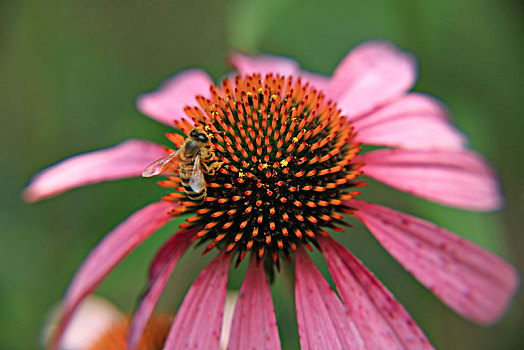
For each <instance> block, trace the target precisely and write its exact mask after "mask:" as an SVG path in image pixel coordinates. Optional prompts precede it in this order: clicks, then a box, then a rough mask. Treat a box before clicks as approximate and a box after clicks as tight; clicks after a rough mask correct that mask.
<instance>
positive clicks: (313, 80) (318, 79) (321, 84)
mask: <svg viewBox="0 0 524 350" xmlns="http://www.w3.org/2000/svg"><path fill="white" fill-rule="evenodd" d="M300 76H301V77H302V81H303V82H306V81H308V82H309V83H310V84H311V86H312V87H314V88H315V89H317V90H320V91H322V92H325V91H326V89H327V87H328V84H329V80H330V77H328V76H327V75H323V74H318V73H311V72H306V71H301V72H300Z"/></svg>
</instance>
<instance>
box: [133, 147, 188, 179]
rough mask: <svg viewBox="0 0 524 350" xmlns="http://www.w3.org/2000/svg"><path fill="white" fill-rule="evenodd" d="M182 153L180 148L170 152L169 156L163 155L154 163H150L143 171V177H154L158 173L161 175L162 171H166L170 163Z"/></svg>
mask: <svg viewBox="0 0 524 350" xmlns="http://www.w3.org/2000/svg"><path fill="white" fill-rule="evenodd" d="M179 154H180V149H179V150H177V151H175V152H172V153H169V154H168V155H167V156H165V157H162V158H160V159H158V160H156V161H154V162H153V163H151V164H149V165H148V166H147V167H146V168H145V169H144V171H143V172H142V177H152V176H156V175H160V174H161V173H162V172H164V171H165V170H166V169H167V168H168V167H169V165H170V163H171V162H173V161H174V160H175V159H177V158H178V155H179Z"/></svg>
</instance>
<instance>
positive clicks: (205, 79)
mask: <svg viewBox="0 0 524 350" xmlns="http://www.w3.org/2000/svg"><path fill="white" fill-rule="evenodd" d="M211 84H213V81H212V80H211V78H210V77H209V76H208V75H207V73H206V72H204V71H203V70H201V69H188V70H185V71H183V72H180V73H178V74H176V75H175V76H174V77H172V78H171V79H169V80H168V81H167V82H165V83H164V84H163V85H162V86H161V87H160V88H159V89H158V90H156V91H153V92H150V93H148V94H144V95H141V96H139V98H138V99H137V108H138V110H139V111H140V112H142V113H144V114H145V115H147V116H148V117H151V118H153V119H155V120H157V121H159V122H161V123H164V124H166V125H169V126H174V122H175V121H176V120H181V119H182V118H184V119H186V120H188V121H189V122H191V123H193V121H192V120H191V119H189V118H188V117H187V116H186V114H185V113H184V107H186V106H198V102H197V100H196V96H197V95H201V96H204V97H209V95H210V92H209V88H210V86H211Z"/></svg>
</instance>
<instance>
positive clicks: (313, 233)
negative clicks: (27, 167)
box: [25, 42, 517, 349]
mask: <svg viewBox="0 0 524 350" xmlns="http://www.w3.org/2000/svg"><path fill="white" fill-rule="evenodd" d="M231 61H232V63H233V65H234V66H235V68H236V69H237V71H238V75H237V76H236V77H232V78H228V79H225V80H224V81H223V82H222V83H221V84H220V85H218V86H215V85H214V84H213V83H212V81H211V80H210V79H209V77H208V76H207V74H205V73H204V72H202V71H200V70H188V71H185V72H182V73H179V74H178V75H177V76H175V77H174V78H173V79H172V80H171V81H169V82H168V83H166V84H165V85H164V86H162V87H161V88H160V89H159V90H158V91H156V92H152V93H150V94H146V95H144V96H142V97H141V98H140V99H139V101H138V107H139V109H140V110H141V111H142V112H143V113H145V114H146V115H149V116H151V117H152V118H154V119H157V120H159V121H161V122H164V123H166V124H168V125H171V126H175V127H176V128H177V129H178V130H180V131H181V132H182V133H183V134H184V135H186V136H187V135H189V133H190V131H191V130H192V129H193V128H195V127H201V128H203V129H204V130H206V132H207V133H208V134H209V135H210V137H211V140H210V142H211V146H212V148H213V149H214V152H215V157H214V158H213V159H210V160H208V161H207V163H208V164H203V165H202V166H203V168H206V166H208V165H210V164H209V163H218V164H219V166H218V167H217V171H214V172H213V173H211V172H209V173H207V174H205V182H206V184H207V185H206V186H207V196H206V197H205V199H204V200H203V201H202V200H198V201H194V200H191V199H190V198H189V197H188V196H187V195H186V193H185V190H187V188H186V189H184V187H183V186H182V185H181V182H180V178H179V177H177V176H168V177H167V178H166V179H165V180H163V181H161V182H160V185H161V186H163V187H165V188H168V189H170V192H171V193H169V194H168V195H167V196H165V197H163V198H162V201H160V202H158V203H153V204H150V205H148V206H146V207H145V208H143V209H141V210H139V211H138V212H137V213H135V214H133V215H132V216H131V217H130V218H129V219H127V220H126V221H124V222H123V223H122V224H121V225H120V226H118V227H117V228H116V229H115V230H114V231H112V232H111V233H110V234H109V235H108V236H107V237H106V238H105V239H104V240H103V241H102V242H101V243H100V244H99V245H98V246H97V247H96V248H95V249H94V250H93V252H92V253H91V254H90V255H89V257H88V258H87V259H86V261H85V262H84V264H83V265H82V267H81V268H80V270H79V271H78V272H77V274H76V276H75V278H74V280H73V282H72V283H71V286H70V287H69V290H68V292H67V293H66V296H65V299H64V303H63V310H64V311H63V317H62V322H61V327H60V328H59V331H58V332H57V338H56V339H58V338H59V336H60V334H61V332H62V331H63V329H64V327H65V326H66V325H67V322H68V320H69V318H70V317H71V314H72V313H73V312H74V310H75V308H76V307H77V305H78V304H79V303H80V302H81V301H82V299H83V298H85V296H87V295H88V294H89V293H91V292H92V291H93V289H94V288H95V287H96V286H97V285H98V284H99V283H100V281H101V280H102V279H103V278H104V277H105V275H106V274H107V273H108V272H109V271H110V270H111V269H112V268H113V267H114V266H115V265H116V264H118V262H119V261H120V260H121V259H123V258H124V257H125V256H126V255H127V254H128V253H129V252H130V251H131V250H132V249H133V248H134V247H135V246H136V245H138V244H139V243H141V242H142V241H143V240H144V239H146V238H147V237H148V236H149V235H151V234H152V233H153V232H154V231H155V230H157V229H158V228H159V227H161V226H162V225H164V224H165V223H166V222H168V221H169V220H171V219H172V218H173V217H176V216H179V215H188V214H189V216H188V217H187V218H186V220H185V223H183V224H182V225H180V231H179V232H178V233H176V234H175V235H173V236H172V237H171V238H170V239H169V240H168V241H167V242H166V243H165V244H164V246H163V247H162V248H161V249H160V251H159V252H158V253H157V255H156V257H155V258H154V260H153V263H152V266H151V269H150V274H149V285H148V288H147V290H146V293H145V294H144V296H143V298H142V299H141V301H140V303H139V306H138V308H137V312H136V314H135V317H134V320H133V323H132V326H131V333H130V347H131V348H134V347H135V346H136V345H137V344H138V341H139V340H140V335H141V334H142V331H143V330H144V327H145V325H146V323H147V320H148V319H149V317H150V315H151V313H152V311H153V309H154V306H155V305H156V302H157V300H158V298H159V296H160V293H161V291H162V290H163V288H164V286H165V283H166V282H167V279H168V277H169V276H170V274H171V272H172V271H173V269H174V267H175V265H176V263H177V261H178V259H179V258H180V257H181V255H182V254H183V253H184V252H185V251H186V250H187V248H188V247H189V246H190V245H191V244H192V243H193V242H195V244H201V245H202V246H203V247H204V248H203V251H204V252H214V253H215V254H216V258H215V259H214V260H213V262H211V264H210V265H209V266H208V267H207V268H206V269H204V270H203V271H202V272H201V274H200V275H199V276H198V278H197V279H196V281H195V282H194V283H193V285H192V287H191V288H190V290H189V292H188V293H187V295H186V297H185V299H184V302H183V303H182V305H181V307H180V309H179V311H178V313H177V315H176V317H175V320H174V322H173V325H172V327H171V329H170V332H169V335H168V337H167V340H166V343H165V345H164V346H165V348H166V349H181V348H199V349H213V348H215V349H216V348H218V341H219V335H220V327H221V324H222V310H223V306H224V299H225V294H226V284H227V278H228V271H229V266H230V264H231V262H232V261H233V262H234V264H239V263H241V261H242V260H243V259H244V258H245V257H246V255H247V253H251V254H250V255H251V257H250V258H249V267H248V271H247V274H246V277H245V279H244V284H243V286H242V288H241V291H240V295H239V298H238V302H237V305H236V309H235V313H234V317H233V323H232V328H231V334H230V341H229V348H230V349H244V348H257V349H278V348H280V340H279V335H278V328H277V324H276V319H275V315H274V311H273V304H272V299H271V294H270V291H269V286H268V283H267V278H266V271H271V272H273V270H274V267H276V269H275V270H277V271H278V269H279V265H280V264H281V263H282V262H281V260H282V258H284V259H285V260H288V261H293V260H294V264H295V269H296V284H295V294H296V308H297V310H296V311H297V318H298V326H299V334H300V343H301V347H302V348H303V349H352V348H369V349H383V348H431V347H432V346H431V344H430V343H429V341H428V340H427V339H426V337H425V335H424V334H423V332H422V331H421V330H420V329H419V328H418V327H417V325H416V324H415V322H414V321H413V320H412V319H411V317H410V316H409V315H408V313H407V312H406V311H405V310H404V308H403V307H402V306H401V305H400V304H399V303H398V302H397V301H395V299H394V297H393V296H392V295H391V293H390V292H389V291H388V290H387V289H386V288H385V287H384V286H383V285H382V284H381V283H380V282H379V281H378V280H377V279H376V278H375V277H374V276H373V274H372V273H371V272H369V271H368V270H367V269H366V268H365V267H364V266H363V265H362V263H361V262H360V261H359V260H358V259H357V258H356V257H355V256H353V255H352V254H351V253H350V252H349V251H348V250H347V249H346V248H344V247H343V246H342V245H340V244H339V243H337V242H336V241H335V240H334V239H333V238H331V234H330V232H332V231H338V232H341V233H342V232H345V231H346V230H347V229H346V228H344V227H347V226H349V224H347V223H346V219H347V218H348V217H351V216H353V217H356V218H357V219H359V220H360V221H362V222H363V223H364V224H365V225H366V226H367V227H368V228H369V230H370V231H371V232H372V233H373V235H374V236H375V237H376V238H377V240H378V241H379V242H380V243H381V244H382V245H383V246H384V247H385V248H386V250H388V251H389V252H390V253H391V254H392V255H393V256H394V257H395V258H396V259H397V260H398V261H399V262H400V263H401V264H402V265H403V266H404V267H405V268H406V269H407V270H408V271H410V272H411V273H412V274H413V275H414V276H415V277H416V278H417V279H418V280H419V281H420V282H421V283H422V284H424V285H425V286H426V287H427V288H429V289H430V290H431V291H432V292H433V293H434V294H435V295H436V296H437V297H438V298H439V299H440V300H442V301H443V302H444V303H445V304H447V305H448V306H449V307H451V308H452V309H453V310H455V311H456V312H458V313H459V314H461V315H463V316H464V317H466V318H467V319H470V320H472V321H474V322H478V323H482V324H486V323H492V322H494V321H496V320H498V319H499V318H500V317H501V316H502V314H503V313H504V311H505V310H506V308H507V306H508V304H509V302H510V300H511V297H512V296H513V294H514V292H515V289H516V285H517V274H516V272H515V270H514V269H513V268H512V267H511V266H510V265H509V264H507V263H506V262H504V261H503V260H501V259H500V258H498V257H496V256H494V255H492V254H491V253H489V252H487V251H485V250H483V249H482V248H479V247H477V246H475V245H474V244H472V243H470V242H467V241H466V240H464V239H462V238H460V237H459V236H456V235H455V234H453V233H451V232H449V231H447V230H444V229H442V228H439V227H437V226H435V225H433V224H431V223H429V222H426V221H424V220H421V219H418V218H415V217H413V216H410V215H407V214H404V213H401V212H398V211H395V210H393V209H389V208H386V207H383V206H380V205H377V204H372V203H369V202H366V201H364V200H361V199H357V198H356V197H357V196H358V195H359V194H360V193H359V191H358V188H359V187H362V186H363V185H365V182H363V181H362V180H361V175H362V176H368V177H371V178H373V179H375V180H378V181H381V182H383V183H385V184H388V185H390V186H392V187H395V188H397V189H400V190H402V191H406V192H409V193H411V194H414V195H417V196H420V197H423V198H426V199H428V200H432V201H435V202H438V203H442V204H446V205H450V206H454V207H458V208H463V209H470V210H479V211H485V210H495V209H497V208H498V207H499V206H500V202H501V197H500V195H499V191H498V185H497V180H496V178H495V175H494V173H493V172H492V170H491V169H490V167H489V166H488V165H487V164H486V163H485V162H484V161H483V160H482V158H481V157H480V156H478V155H476V154H474V153H472V152H470V151H467V150H466V149H465V139H464V137H463V136H462V134H461V133H459V132H458V131H457V130H456V129H454V128H453V127H452V126H451V125H450V124H449V121H448V119H447V116H446V112H445V111H444V109H443V107H442V106H441V105H440V104H439V103H438V102H436V101H435V100H434V99H433V98H431V97H429V96H426V95H422V94H417V93H408V92H407V91H408V90H409V89H410V88H411V87H412V85H413V83H414V81H415V77H416V70H415V67H414V60H413V58H412V57H411V56H410V55H408V54H406V53H403V52H400V51H398V50H397V49H395V48H394V47H392V46H391V45H389V44H386V43H380V42H370V43H365V44H362V45H360V46H359V47H357V48H356V49H355V50H353V51H351V52H350V53H349V55H348V56H347V57H346V58H345V59H344V60H343V61H342V63H341V64H340V65H339V66H338V68H337V69H336V71H335V73H334V75H333V76H332V77H331V78H328V77H324V76H321V75H317V74H313V73H309V72H303V71H300V70H299V67H298V65H297V64H296V63H295V62H294V61H293V60H290V59H287V58H281V57H272V56H255V57H252V56H245V55H242V54H238V53H237V54H234V55H233V56H232V57H231ZM168 138H169V140H170V141H172V143H173V144H174V148H179V147H180V146H181V145H182V143H183V141H184V139H185V137H184V136H181V135H180V134H179V133H170V134H168ZM361 144H362V145H364V144H369V145H374V146H384V147H382V148H381V149H378V150H373V151H370V152H367V153H364V154H361V153H360V151H361V147H360V145H361ZM172 151H173V149H167V150H165V149H164V148H163V147H161V146H159V145H156V144H152V143H147V142H144V141H127V142H126V143H123V144H120V145H117V146H115V147H113V148H110V149H108V150H104V151H99V152H93V153H90V154H85V155H80V156H77V157H75V158H72V159H69V160H66V161H64V162H63V163H59V164H57V165H55V166H54V167H51V168H50V169H48V170H45V171H44V172H43V173H42V174H41V175H39V176H37V177H36V178H35V179H34V181H33V182H32V183H31V184H30V185H29V187H28V188H27V190H26V192H25V195H26V198H28V199H29V200H38V199H41V198H44V197H49V196H51V195H55V194H57V193H60V192H62V191H64V190H67V189H69V188H72V187H76V186H80V185H84V184H88V183H94V182H98V181H104V180H110V179H116V178H123V177H128V176H138V175H140V174H141V173H142V171H143V169H144V168H145V167H146V166H147V165H148V164H149V163H151V162H153V161H155V160H156V159H158V158H161V157H163V156H165V155H166V154H168V153H169V152H172ZM93 165H96V166H95V167H93ZM172 165H173V168H174V169H176V164H172ZM359 198H360V197H359ZM343 214H345V215H343ZM314 247H317V248H318V249H319V250H320V251H321V252H322V253H323V255H324V257H325V259H326V261H327V264H328V267H329V270H330V273H331V275H332V277H333V279H334V281H335V284H336V286H337V289H338V291H339V295H340V298H339V296H337V294H335V292H334V291H333V290H331V288H330V287H329V285H328V283H327V282H326V281H325V279H324V278H323V276H322V275H321V273H320V272H319V271H318V270H317V269H316V267H315V266H314V264H313V263H312V261H311V260H310V258H309V256H308V254H307V252H306V249H307V250H312V249H314Z"/></svg>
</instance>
